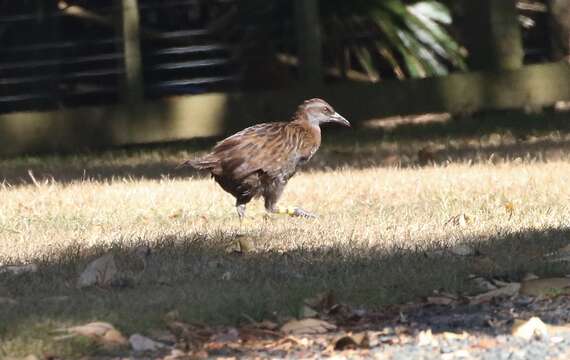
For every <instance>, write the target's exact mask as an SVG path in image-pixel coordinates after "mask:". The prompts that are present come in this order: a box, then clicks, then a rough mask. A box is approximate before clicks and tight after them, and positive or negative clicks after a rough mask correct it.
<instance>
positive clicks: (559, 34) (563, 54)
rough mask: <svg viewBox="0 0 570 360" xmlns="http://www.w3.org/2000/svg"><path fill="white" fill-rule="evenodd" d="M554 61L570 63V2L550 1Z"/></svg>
mask: <svg viewBox="0 0 570 360" xmlns="http://www.w3.org/2000/svg"><path fill="white" fill-rule="evenodd" d="M548 10H549V12H550V32H551V36H550V38H551V45H552V46H551V48H552V60H554V61H560V60H564V59H565V60H566V61H568V62H570V0H549V1H548Z"/></svg>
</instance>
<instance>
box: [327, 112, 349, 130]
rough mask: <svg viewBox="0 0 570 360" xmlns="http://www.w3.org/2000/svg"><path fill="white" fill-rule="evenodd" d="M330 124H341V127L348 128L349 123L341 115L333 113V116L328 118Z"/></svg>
mask: <svg viewBox="0 0 570 360" xmlns="http://www.w3.org/2000/svg"><path fill="white" fill-rule="evenodd" d="M330 119H331V122H334V123H337V124H341V125H342V126H346V127H350V123H349V122H348V120H346V119H345V118H344V117H343V116H342V115H341V114H339V113H337V112H335V113H334V115H333V116H331V117H330Z"/></svg>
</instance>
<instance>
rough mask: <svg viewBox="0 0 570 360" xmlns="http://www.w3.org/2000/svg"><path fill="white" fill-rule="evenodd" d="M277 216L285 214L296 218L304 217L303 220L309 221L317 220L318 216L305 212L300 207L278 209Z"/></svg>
mask: <svg viewBox="0 0 570 360" xmlns="http://www.w3.org/2000/svg"><path fill="white" fill-rule="evenodd" d="M275 212H276V213H277V214H283V215H289V216H295V217H303V218H308V219H315V218H317V215H316V214H313V213H310V212H308V211H306V210H303V209H301V208H298V207H294V206H288V207H281V206H279V207H277V211H275Z"/></svg>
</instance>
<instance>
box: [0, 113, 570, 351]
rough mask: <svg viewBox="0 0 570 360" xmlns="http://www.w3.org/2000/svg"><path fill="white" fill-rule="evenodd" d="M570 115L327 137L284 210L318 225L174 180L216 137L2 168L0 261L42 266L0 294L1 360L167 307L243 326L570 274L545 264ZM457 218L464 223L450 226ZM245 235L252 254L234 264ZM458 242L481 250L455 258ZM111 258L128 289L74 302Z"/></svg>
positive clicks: (566, 171)
mask: <svg viewBox="0 0 570 360" xmlns="http://www.w3.org/2000/svg"><path fill="white" fill-rule="evenodd" d="M567 118H568V115H567V114H556V115H532V116H523V115H518V114H509V115H507V116H502V115H501V116H497V115H494V116H491V115H487V116H483V117H481V118H479V119H472V120H464V121H462V122H456V121H452V122H451V123H450V122H444V123H442V122H428V123H426V124H421V125H418V124H415V123H413V122H412V123H407V121H406V119H400V120H399V121H396V125H392V126H391V127H386V126H383V125H382V124H380V125H381V126H377V124H376V125H375V124H373V123H372V124H369V125H368V127H363V128H361V129H359V130H355V131H353V132H352V133H346V132H341V131H325V134H324V138H325V139H324V146H323V148H322V149H321V150H320V151H319V153H318V156H317V157H316V158H315V159H313V161H312V163H311V166H310V167H309V168H307V169H306V170H305V171H303V172H301V173H299V174H298V175H297V176H296V177H294V178H293V179H292V180H291V182H290V183H289V185H288V187H287V189H286V191H285V194H284V196H283V199H282V200H281V203H282V204H283V205H300V206H302V207H304V208H306V209H307V210H310V211H314V212H317V213H318V214H319V215H320V217H319V219H317V220H304V219H293V218H281V217H274V218H272V219H269V220H264V219H263V209H262V205H261V203H260V202H259V201H256V202H255V203H252V204H251V205H250V206H249V207H248V215H249V216H250V219H248V221H247V222H246V223H244V224H239V222H238V221H237V216H236V214H235V210H234V208H233V199H232V198H231V196H229V195H228V194H226V193H224V192H223V191H222V190H221V189H220V188H219V187H218V186H217V185H216V184H215V183H214V182H213V181H212V180H211V179H209V178H208V177H206V176H204V174H196V173H193V172H192V171H190V170H174V169H173V168H174V166H175V165H176V163H178V162H179V161H180V160H181V159H182V158H184V157H187V156H191V155H192V154H194V153H197V152H200V151H203V150H204V149H205V148H206V147H207V146H209V145H210V143H209V142H208V141H205V142H201V143H199V144H198V146H196V143H190V144H187V143H179V144H170V145H167V146H149V147H142V148H141V147H139V148H124V149H115V150H112V151H108V152H103V153H91V154H89V153H84V154H79V155H59V156H56V155H50V156H28V157H20V158H12V159H5V160H4V161H3V162H2V174H1V175H0V176H1V177H2V178H3V180H4V183H3V185H1V187H0V199H2V207H1V208H0V264H22V263H35V264H37V265H38V266H39V269H38V271H37V272H36V273H29V274H22V275H18V276H14V275H9V274H0V297H2V298H10V299H13V300H15V301H16V303H15V304H2V305H1V306H0V357H6V356H25V355H28V354H31V353H35V354H44V353H55V354H59V355H61V356H64V357H79V356H80V355H85V354H87V355H93V354H96V353H98V354H100V353H101V351H102V350H100V349H97V348H96V347H94V346H93V345H92V344H91V343H89V342H85V341H82V340H80V339H76V340H71V341H55V340H54V330H55V329H57V328H61V327H65V326H69V325H77V324H81V323H84V322H89V321H95V320H98V321H108V322H111V323H113V324H114V325H115V326H117V328H119V329H120V330H121V331H122V332H123V333H125V334H132V333H135V332H138V333H143V334H149V333H150V332H152V331H153V330H159V329H163V328H164V325H165V324H164V320H163V319H164V316H165V314H167V313H168V312H170V311H172V310H177V311H178V312H179V313H180V317H181V318H182V319H184V320H185V321H189V322H205V323H209V324H236V323H239V322H241V321H244V318H245V316H247V317H251V318H254V319H259V320H261V319H275V318H279V317H286V316H295V315H296V314H297V312H298V311H299V309H300V305H301V303H302V301H303V299H305V298H308V297H311V296H314V295H315V294H317V293H319V292H322V291H325V290H329V289H332V290H334V291H335V292H336V294H337V296H338V298H339V299H340V300H341V301H343V302H346V303H349V304H351V305H354V306H359V307H365V308H368V309H379V308H381V307H382V306H383V305H386V304H390V303H401V302H406V301H414V300H416V299H418V298H419V297H422V296H426V295H429V294H431V293H432V291H433V290H436V289H445V290H446V291H449V292H454V293H463V292H469V291H471V290H472V289H471V288H470V285H469V283H468V282H467V281H466V279H467V277H468V275H469V274H474V273H475V274H483V275H493V276H499V277H503V278H506V279H515V280H516V279H519V278H520V277H522V276H523V275H524V274H525V273H527V272H535V273H537V274H539V275H562V274H566V273H567V272H568V266H566V265H565V264H553V263H548V262H545V261H544V256H545V254H548V253H550V252H553V251H555V250H556V249H558V248H560V247H562V246H564V245H567V244H568V243H569V242H570V241H569V239H570V237H569V235H570V229H569V225H570V224H569V223H570V218H568V213H570V211H569V210H570V209H569V206H570V205H569V204H570V202H569V201H568V200H569V199H570V187H569V186H568V184H569V183H570V162H569V161H568V160H569V154H570V151H569V148H568V144H569V142H568V140H569V139H570V131H569V127H568V125H567V124H566V123H565V121H564V120H565V119H567ZM546 120H548V121H546ZM514 123H516V124H517V127H513V124H514ZM475 124H478V125H475ZM515 129H516V130H515ZM188 149H191V150H188ZM421 149H428V150H426V151H427V153H428V156H427V158H425V157H424V159H421V158H418V151H419V150H421ZM423 162H427V164H423V166H420V165H421V164H420V163H423ZM507 204H512V209H514V211H512V212H511V211H510V210H509V209H510V205H508V206H506V205H507ZM459 214H466V215H467V216H468V218H469V219H470V221H469V222H468V223H467V224H466V225H465V226H460V225H457V224H454V223H453V222H449V220H450V219H451V218H453V217H454V216H456V215H459ZM240 240H241V241H242V242H244V241H245V242H246V243H249V244H253V246H252V250H251V251H248V252H246V253H242V254H238V253H236V252H235V249H236V248H237V246H238V245H237V244H238V243H239V241H240ZM457 244H468V245H469V246H471V247H472V248H474V249H476V251H477V253H478V254H480V255H479V256H474V257H460V256H454V255H451V254H449V253H447V252H446V251H445V250H446V249H450V248H451V247H453V246H455V245H457ZM141 245H144V246H149V247H150V248H151V250H152V254H151V255H150V257H149V259H148V264H147V266H146V267H143V264H142V261H141V260H140V258H138V257H137V256H136V255H135V254H134V253H133V251H134V249H136V248H137V247H139V246H141ZM442 250H443V252H442ZM108 252H111V253H113V254H114V255H115V256H116V261H117V264H118V267H119V270H120V274H121V276H122V277H123V278H124V279H126V280H125V283H124V284H123V285H124V286H121V287H114V288H110V289H101V288H92V289H78V288H77V287H76V283H77V278H78V275H79V274H80V272H81V271H82V270H83V269H84V268H85V266H86V265H87V264H88V263H89V262H90V261H91V260H93V259H95V258H96V257H98V256H100V255H102V254H105V253H108ZM482 259H484V261H482ZM143 268H144V271H143ZM244 314H245V316H244Z"/></svg>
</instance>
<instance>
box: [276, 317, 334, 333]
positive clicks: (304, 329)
mask: <svg viewBox="0 0 570 360" xmlns="http://www.w3.org/2000/svg"><path fill="white" fill-rule="evenodd" d="M335 329H336V325H333V324H331V323H329V322H327V321H324V320H318V319H302V320H290V321H288V322H287V323H285V324H284V325H283V326H282V327H281V331H282V332H284V333H286V334H323V333H326V332H328V331H331V330H335Z"/></svg>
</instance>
